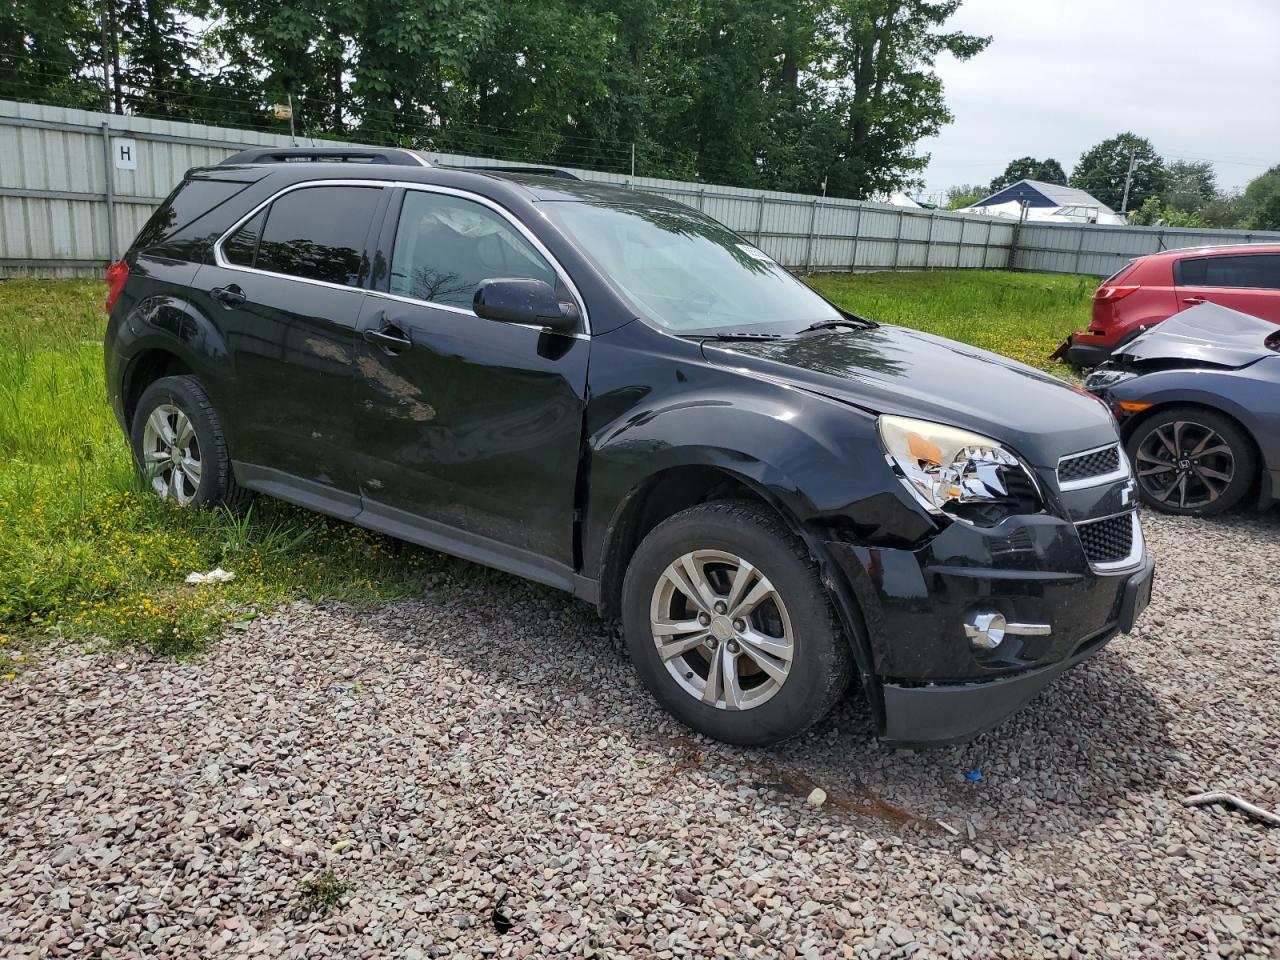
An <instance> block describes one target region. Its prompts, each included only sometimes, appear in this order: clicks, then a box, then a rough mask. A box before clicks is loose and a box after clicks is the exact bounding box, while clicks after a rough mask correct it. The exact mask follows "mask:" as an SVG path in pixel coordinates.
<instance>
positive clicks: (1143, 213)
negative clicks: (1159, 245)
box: [1129, 197, 1205, 227]
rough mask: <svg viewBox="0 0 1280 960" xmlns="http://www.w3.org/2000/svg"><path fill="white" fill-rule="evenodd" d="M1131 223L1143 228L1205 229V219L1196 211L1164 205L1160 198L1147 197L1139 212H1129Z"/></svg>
mask: <svg viewBox="0 0 1280 960" xmlns="http://www.w3.org/2000/svg"><path fill="white" fill-rule="evenodd" d="M1129 222H1130V223H1132V224H1136V225H1138V226H1143V227H1157V226H1164V227H1203V226H1205V222H1204V219H1203V218H1202V217H1201V216H1200V214H1198V213H1196V212H1195V211H1186V210H1179V209H1177V208H1176V207H1173V206H1169V205H1162V204H1161V203H1160V198H1159V197H1147V199H1146V200H1144V201H1143V202H1142V206H1140V207H1139V208H1138V209H1137V210H1131V211H1130V212H1129Z"/></svg>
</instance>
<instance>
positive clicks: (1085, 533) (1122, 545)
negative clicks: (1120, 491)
mask: <svg viewBox="0 0 1280 960" xmlns="http://www.w3.org/2000/svg"><path fill="white" fill-rule="evenodd" d="M1134 517H1135V515H1134V514H1132V513H1122V514H1120V516H1118V517H1107V518H1106V519H1105V520H1093V521H1090V522H1088V523H1081V524H1079V525H1078V526H1077V527H1076V530H1078V531H1079V533H1080V542H1081V543H1082V544H1083V545H1084V555H1085V556H1086V557H1088V558H1089V562H1090V563H1092V564H1095V565H1096V564H1100V563H1118V562H1120V561H1121V560H1124V559H1126V558H1127V557H1128V556H1129V555H1130V554H1131V553H1132V552H1133V527H1134Z"/></svg>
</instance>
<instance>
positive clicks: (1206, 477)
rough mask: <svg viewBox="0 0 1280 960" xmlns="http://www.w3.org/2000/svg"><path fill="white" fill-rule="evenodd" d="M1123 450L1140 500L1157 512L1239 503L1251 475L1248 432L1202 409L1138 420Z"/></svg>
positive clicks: (1199, 511)
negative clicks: (1135, 478) (1135, 481)
mask: <svg viewBox="0 0 1280 960" xmlns="http://www.w3.org/2000/svg"><path fill="white" fill-rule="evenodd" d="M1125 449H1126V451H1127V452H1128V454H1129V460H1130V462H1132V463H1133V469H1134V473H1135V475H1136V476H1137V480H1138V493H1139V495H1140V496H1141V497H1142V500H1143V502H1144V503H1146V504H1147V505H1148V506H1151V507H1154V508H1155V509H1156V510H1159V511H1161V512H1163V513H1173V514H1180V515H1183V516H1191V517H1208V516H1212V515H1213V514H1216V513H1222V512H1223V511H1224V510H1229V509H1231V508H1232V507H1234V506H1235V505H1236V504H1237V503H1239V502H1240V500H1241V499H1242V498H1243V497H1244V495H1245V494H1246V493H1248V492H1249V488H1250V487H1251V486H1252V485H1253V481H1254V478H1255V477H1256V476H1257V458H1256V455H1255V454H1254V450H1253V442H1252V441H1251V440H1250V438H1249V436H1248V434H1246V433H1245V432H1244V430H1243V429H1242V428H1241V427H1240V426H1239V424H1237V423H1236V422H1235V421H1234V420H1232V419H1231V418H1229V417H1226V416H1224V415H1223V414H1221V413H1218V412H1217V411H1216V410H1209V409H1207V408H1205V407H1173V408H1171V409H1169V410H1165V411H1162V412H1160V413H1158V414H1156V415H1155V416H1153V417H1150V418H1148V419H1147V420H1144V421H1142V423H1140V424H1138V426H1137V427H1136V428H1135V429H1134V431H1133V433H1132V434H1131V435H1130V437H1129V440H1128V443H1126V444H1125Z"/></svg>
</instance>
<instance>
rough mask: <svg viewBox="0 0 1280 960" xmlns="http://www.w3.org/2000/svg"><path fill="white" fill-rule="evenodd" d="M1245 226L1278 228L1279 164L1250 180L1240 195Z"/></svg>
mask: <svg viewBox="0 0 1280 960" xmlns="http://www.w3.org/2000/svg"><path fill="white" fill-rule="evenodd" d="M1240 206H1241V208H1242V211H1243V214H1244V222H1245V226H1247V227H1249V228H1251V229H1253V230H1280V164H1277V165H1276V166H1274V167H1272V168H1271V169H1270V170H1268V171H1267V172H1266V173H1264V174H1262V175H1261V176H1259V177H1255V178H1254V179H1252V180H1250V181H1249V183H1248V184H1247V185H1246V186H1245V188H1244V194H1243V195H1242V196H1241V197H1240Z"/></svg>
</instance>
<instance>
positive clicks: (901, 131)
mask: <svg viewBox="0 0 1280 960" xmlns="http://www.w3.org/2000/svg"><path fill="white" fill-rule="evenodd" d="M959 7H960V0H836V2H835V3H834V4H833V5H832V8H831V10H830V14H829V15H830V17H831V22H832V23H831V25H832V28H833V32H834V35H835V37H836V50H835V52H834V55H833V56H832V57H831V59H830V63H829V66H830V71H831V72H830V75H829V76H830V79H829V80H827V82H826V83H825V84H824V90H825V92H826V93H827V95H828V96H830V97H831V106H830V108H829V109H830V111H831V112H832V113H833V114H834V115H835V117H837V118H838V119H839V121H840V125H841V136H840V138H839V140H838V141H837V142H836V144H835V147H836V150H835V153H834V155H833V156H831V157H830V174H829V184H830V187H829V192H830V193H834V194H836V195H838V196H846V197H856V198H866V197H868V196H870V195H871V194H874V193H882V192H888V191H892V190H894V189H896V188H899V187H902V186H904V185H914V184H915V183H917V182H918V175H919V173H920V172H921V171H923V170H924V168H925V167H926V166H927V165H928V163H929V156H928V154H919V153H917V152H916V150H915V145H916V143H917V142H918V141H919V140H920V139H921V138H922V137H928V136H933V135H934V134H936V133H937V132H938V131H939V130H941V129H942V126H943V124H945V123H948V122H950V120H951V118H952V117H951V112H950V111H949V110H948V109H947V106H946V103H945V101H944V100H943V97H942V81H941V80H940V79H938V76H937V74H935V73H934V72H933V69H932V68H933V64H934V62H935V60H936V59H937V57H938V56H939V55H941V54H943V53H949V54H950V55H951V56H953V57H955V58H956V59H957V60H968V59H969V58H970V57H973V56H975V55H976V54H978V53H980V52H981V51H982V50H984V49H985V48H986V46H987V45H988V44H989V43H990V42H991V38H990V37H979V36H974V35H972V34H967V33H960V32H958V31H943V30H941V28H942V27H943V26H944V25H945V24H946V22H947V20H948V19H950V18H951V16H952V15H953V14H954V13H955V12H956V10H958V9H959ZM913 175H914V179H913Z"/></svg>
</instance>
